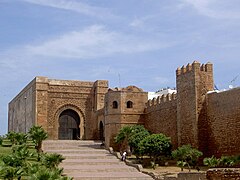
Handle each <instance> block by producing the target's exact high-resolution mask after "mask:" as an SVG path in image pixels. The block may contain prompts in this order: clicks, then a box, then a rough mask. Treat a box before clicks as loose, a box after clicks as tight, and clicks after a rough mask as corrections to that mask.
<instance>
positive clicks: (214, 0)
mask: <svg viewBox="0 0 240 180" xmlns="http://www.w3.org/2000/svg"><path fill="white" fill-rule="evenodd" d="M182 2H183V4H185V5H190V6H192V7H194V8H195V9H196V10H197V11H198V12H199V13H200V14H202V15H204V16H208V17H211V18H217V19H239V18H240V12H239V10H240V9H239V8H236V7H239V5H240V4H239V1H238V0H231V1H226V0H182ZM229 6H231V8H229ZM182 7H183V6H182Z"/></svg>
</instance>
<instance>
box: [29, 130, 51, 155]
mask: <svg viewBox="0 0 240 180" xmlns="http://www.w3.org/2000/svg"><path fill="white" fill-rule="evenodd" d="M29 137H30V138H31V139H32V141H33V143H34V144H35V149H36V150H37V153H41V152H42V142H43V140H45V139H47V137H48V135H47V133H46V132H45V131H44V129H43V128H42V127H41V126H33V127H32V128H31V129H30V130H29Z"/></svg>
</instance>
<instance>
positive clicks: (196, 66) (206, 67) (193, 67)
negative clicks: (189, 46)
mask: <svg viewBox="0 0 240 180" xmlns="http://www.w3.org/2000/svg"><path fill="white" fill-rule="evenodd" d="M192 71H193V72H197V71H202V72H210V73H212V71H213V65H212V63H210V62H208V63H207V64H200V63H199V62H198V61H194V62H193V63H192V64H189V63H188V64H187V66H182V67H181V68H180V67H179V68H177V70H176V75H177V76H180V75H182V74H186V73H188V72H192Z"/></svg>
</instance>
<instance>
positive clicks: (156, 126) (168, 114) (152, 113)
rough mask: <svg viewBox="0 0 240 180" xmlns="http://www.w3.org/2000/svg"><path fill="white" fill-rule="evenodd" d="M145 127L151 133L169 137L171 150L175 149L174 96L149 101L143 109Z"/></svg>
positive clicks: (175, 112)
mask: <svg viewBox="0 0 240 180" xmlns="http://www.w3.org/2000/svg"><path fill="white" fill-rule="evenodd" d="M145 113H146V116H145V117H146V121H145V127H146V129H148V130H149V131H151V132H153V133H163V134H165V135H166V136H168V137H171V142H172V144H173V148H174V149H175V148H177V146H178V142H177V100H176V94H168V95H166V96H165V95H163V96H161V97H158V98H157V99H155V98H154V99H153V100H149V101H148V103H147V108H146V109H145Z"/></svg>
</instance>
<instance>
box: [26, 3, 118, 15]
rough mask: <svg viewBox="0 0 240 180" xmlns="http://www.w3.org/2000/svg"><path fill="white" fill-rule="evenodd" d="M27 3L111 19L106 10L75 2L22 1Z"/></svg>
mask: <svg viewBox="0 0 240 180" xmlns="http://www.w3.org/2000/svg"><path fill="white" fill-rule="evenodd" d="M23 1H25V2H28V3H32V4H37V5H41V6H48V7H52V8H58V9H63V10H68V11H74V12H77V13H82V14H84V15H88V16H93V17H98V18H112V17H113V15H112V14H111V13H110V12H109V10H108V9H106V8H101V7H95V6H90V5H88V4H86V3H83V2H79V1H76V0H23Z"/></svg>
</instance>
